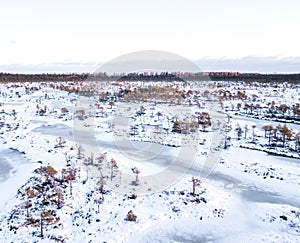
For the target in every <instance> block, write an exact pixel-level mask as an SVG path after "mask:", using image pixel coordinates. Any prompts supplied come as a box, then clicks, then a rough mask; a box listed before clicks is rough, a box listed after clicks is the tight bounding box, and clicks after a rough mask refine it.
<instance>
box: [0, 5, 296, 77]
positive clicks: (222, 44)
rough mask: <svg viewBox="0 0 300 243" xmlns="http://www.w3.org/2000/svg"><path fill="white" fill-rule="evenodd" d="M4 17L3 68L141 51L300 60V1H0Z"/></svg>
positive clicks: (0, 23)
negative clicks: (293, 58)
mask: <svg viewBox="0 0 300 243" xmlns="http://www.w3.org/2000/svg"><path fill="white" fill-rule="evenodd" d="M0 11H1V14H0V30H1V36H0V37H1V38H0V53H1V54H0V65H2V66H3V65H4V66H5V65H15V64H23V65H28V64H47V63H74V62H75V63H94V62H98V63H103V62H107V61H109V60H110V59H112V58H115V57H117V56H119V55H123V54H126V53H129V52H133V51H139V50H162V51H169V52H173V53H176V54H178V55H181V56H184V57H186V58H188V59H191V60H198V59H203V58H211V59H219V58H222V59H224V58H231V59H232V58H243V57H270V56H271V57H300V32H299V25H300V14H299V11H300V1H299V0H244V1H243V0H205V1H201V0H198V1H197V0H185V1H183V0H181V1H176V0H151V1H148V0H147V1H141V0H126V1H125V0H120V1H117V0H109V1H108V0H107V1H100V0H85V1H76V0H72V1H71V0H51V1H50V0H43V1H41V0H26V1H24V0H10V1H8V0H7V1H3V0H2V1H1V2H0ZM0 71H1V70H0Z"/></svg>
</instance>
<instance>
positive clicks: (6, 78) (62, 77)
mask: <svg viewBox="0 0 300 243" xmlns="http://www.w3.org/2000/svg"><path fill="white" fill-rule="evenodd" d="M86 80H91V81H97V80H99V81H101V80H108V81H109V80H124V81H138V80H145V81H164V80H165V81H184V80H196V81H197V80H199V81H208V80H212V81H246V82H247V81H249V82H251V81H257V82H295V83H297V82H300V73H299V74H260V73H237V72H209V73H207V72H205V73H187V72H184V73H183V72H182V73H181V72H178V73H168V72H163V73H155V74H138V73H130V74H115V75H107V74H106V73H96V74H95V73H93V74H90V73H81V74H78V73H71V74H49V73H46V74H12V73H0V82H46V81H52V82H53V81H55V82H60V81H61V82H64V81H74V82H76V81H86Z"/></svg>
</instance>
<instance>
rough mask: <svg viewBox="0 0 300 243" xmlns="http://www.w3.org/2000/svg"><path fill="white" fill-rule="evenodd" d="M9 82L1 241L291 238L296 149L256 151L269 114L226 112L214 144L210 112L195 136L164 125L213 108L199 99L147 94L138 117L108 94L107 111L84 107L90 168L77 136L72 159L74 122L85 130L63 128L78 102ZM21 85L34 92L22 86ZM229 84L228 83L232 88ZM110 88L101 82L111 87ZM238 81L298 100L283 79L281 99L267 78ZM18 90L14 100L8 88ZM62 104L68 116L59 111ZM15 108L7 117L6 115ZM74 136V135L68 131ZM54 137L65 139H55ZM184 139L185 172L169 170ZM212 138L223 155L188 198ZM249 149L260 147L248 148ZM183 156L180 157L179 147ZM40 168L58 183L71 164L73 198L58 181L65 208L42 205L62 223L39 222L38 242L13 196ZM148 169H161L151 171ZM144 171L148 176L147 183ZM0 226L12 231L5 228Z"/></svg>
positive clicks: (294, 235)
mask: <svg viewBox="0 0 300 243" xmlns="http://www.w3.org/2000/svg"><path fill="white" fill-rule="evenodd" d="M17 85H19V86H20V87H17V88H16V87H14V86H13V85H12V84H0V90H1V93H0V103H1V104H3V105H2V106H1V107H0V111H1V110H2V108H3V109H4V110H5V112H4V113H2V114H0V117H1V120H0V122H1V121H3V122H4V125H3V126H1V127H0V129H1V130H0V143H1V150H0V159H1V160H0V162H1V163H0V168H5V172H3V175H2V174H1V173H0V175H1V178H0V179H1V182H0V190H1V193H2V195H1V198H0V231H1V234H0V242H8V241H10V242H24V241H29V242H54V240H53V239H52V240H51V239H50V238H51V237H52V236H56V237H61V239H65V241H66V242H99V241H101V242H264V241H265V242H296V241H298V239H299V237H300V209H299V208H300V200H299V198H300V163H299V157H297V153H295V152H291V151H287V150H279V149H278V150H276V151H277V153H279V152H280V151H281V152H282V153H283V154H282V155H285V156H289V157H292V155H293V156H295V158H289V157H282V156H272V155H269V154H267V153H266V152H268V151H269V150H268V148H267V146H266V143H267V141H266V139H265V138H264V132H263V131H262V130H261V123H262V122H266V123H268V122H269V121H262V120H257V119H253V118H249V117H247V116H246V115H245V114H241V113H240V114H238V115H234V114H233V113H234V112H235V111H234V112H231V111H228V112H229V114H231V115H232V116H233V117H232V118H231V119H230V126H231V127H232V128H233V129H232V130H230V131H229V132H228V133H227V136H231V137H232V139H231V141H230V146H229V147H228V148H227V149H226V150H223V149H222V147H223V146H222V145H223V144H219V143H220V142H219V140H217V139H216V137H214V135H215V134H216V133H214V129H217V124H216V123H217V122H216V121H214V120H213V125H212V126H211V127H208V128H206V131H203V128H202V127H201V126H200V127H198V128H196V132H195V133H193V134H181V133H176V132H172V126H173V123H172V121H171V119H172V118H173V119H175V118H177V119H178V120H182V119H186V121H188V119H192V116H191V115H195V112H208V113H209V112H210V111H211V109H210V108H209V107H208V106H207V104H206V105H205V107H203V106H204V104H203V103H201V106H198V105H192V106H188V105H187V104H181V105H174V106H169V105H167V104H154V103H153V101H151V102H149V103H147V105H144V106H145V110H144V113H145V114H144V115H137V114H136V112H137V111H139V110H140V103H134V104H130V103H122V102H120V101H115V106H114V107H110V105H109V104H108V102H106V103H103V104H102V103H101V106H102V107H103V109H102V111H100V110H101V109H100V108H99V109H98V108H93V109H92V111H93V112H94V114H96V116H95V117H94V120H93V122H92V123H90V122H89V121H88V120H83V122H82V124H83V126H84V125H85V127H86V128H87V130H88V129H92V130H93V132H94V136H95V140H96V142H97V145H98V148H97V150H91V151H92V152H94V154H93V156H94V162H93V163H94V164H95V166H94V167H93V166H91V165H87V164H88V161H89V159H88V158H87V157H91V156H92V154H91V151H90V150H89V149H91V148H89V145H90V141H85V140H84V139H82V140H80V141H85V143H82V147H83V149H84V151H83V152H84V153H85V156H86V161H82V160H80V159H79V158H78V154H77V153H78V151H77V148H76V146H78V141H79V140H78V137H80V136H83V138H84V135H85V136H88V135H87V134H84V132H85V131H87V130H82V131H83V133H78V132H77V133H76V131H75V130H73V129H81V127H75V128H74V124H75V123H74V118H73V111H75V110H76V109H78V106H77V108H76V105H78V103H76V99H77V98H78V97H76V95H74V94H69V93H68V92H67V91H63V90H59V89H53V88H51V87H50V86H49V85H45V84H44V85H43V84H39V83H36V84H30V83H23V84H17ZM66 85H67V84H66ZM125 85H128V84H125ZM130 85H131V86H132V87H131V88H132V89H133V87H134V85H140V84H139V83H136V84H130ZM160 85H163V83H161V84H160ZM168 85H169V84H168ZM176 85H177V86H179V87H180V89H182V90H189V89H193V86H192V85H190V86H188V87H183V86H181V84H176ZM226 85H227V83H226ZM25 86H26V87H40V88H41V89H39V90H37V91H29V92H26V90H25V88H24V87H25ZM237 86H238V85H237ZM240 87H243V86H240ZM228 88H230V90H235V89H236V87H234V85H232V86H230V87H228ZM116 89H117V88H116V87H114V86H113V87H109V90H110V91H111V92H114V91H115V90H116ZM244 89H245V90H246V91H247V92H248V93H247V94H249V95H251V94H257V95H258V94H261V93H259V92H264V95H265V99H266V101H262V103H266V102H267V101H271V100H272V99H273V98H274V97H275V99H276V102H281V101H282V102H283V100H284V101H286V103H288V104H289V105H290V104H292V103H293V99H296V98H297V97H299V94H298V93H297V91H296V89H295V88H293V87H290V86H288V85H286V84H282V88H277V90H278V91H277V92H278V94H279V95H278V94H276V93H274V91H273V90H274V87H272V86H267V87H265V88H264V90H262V89H260V91H259V90H258V89H257V88H254V87H251V86H244ZM10 90H12V91H10ZM16 91H18V92H19V94H20V97H18V96H17V95H16V94H15V92H16ZM45 94H47V95H48V97H47V98H46V97H45ZM268 94H269V95H268ZM281 94H282V95H281ZM292 97H293V98H292ZM74 100H75V101H74ZM257 102H259V101H257ZM231 103H234V104H236V103H237V101H224V104H225V106H228V107H230V105H231ZM37 104H38V105H39V107H40V108H42V107H44V106H45V105H46V106H47V111H46V113H45V114H44V115H42V116H41V115H39V114H37ZM144 104H145V103H144ZM229 104H230V105H229ZM86 105H87V106H88V104H86ZM63 107H66V108H67V109H68V110H69V112H68V113H66V114H63V113H62V111H61V108H63ZM75 108H76V109H75ZM13 110H15V112H16V115H13ZM184 111H185V112H184ZM102 112H103V114H102ZM158 112H160V113H161V115H160V116H158V115H157V114H158ZM120 118H122V119H124V120H120ZM220 119H221V118H220ZM123 122H124V123H123ZM257 122H259V125H258V124H257ZM272 122H274V123H275V122H276V121H272ZM237 124H239V125H240V126H241V127H244V126H245V125H248V126H249V128H250V130H249V132H248V135H247V136H246V139H241V140H238V139H237V135H236V131H234V128H235V127H236V126H237ZM268 124H269V123H268ZM252 125H256V128H255V130H254V133H255V136H256V142H255V143H252V140H253V138H252V128H251V126H252ZM134 126H137V129H136V130H135V131H134V133H133V134H132V132H133V131H132V129H131V128H132V127H134ZM292 128H293V129H294V130H296V129H299V125H298V124H295V123H294V124H292ZM82 131H81V132H82ZM75 133H76V134H77V136H78V134H79V135H80V136H78V137H76V134H75ZM74 134H75V135H74ZM220 136H221V135H220ZM59 137H63V138H64V139H65V143H63V144H61V145H60V144H59V141H60V139H59ZM192 140H193V143H192V142H191V141H192ZM124 141H125V142H124ZM216 141H217V142H216ZM221 141H222V140H221ZM122 142H123V143H122ZM215 143H217V144H215ZM292 143H293V142H292V141H289V142H288V144H292ZM188 145H193V146H194V147H193V151H194V150H195V151H196V153H195V155H194V156H192V157H193V160H192V161H189V163H185V164H183V165H184V166H187V168H180V169H178V168H177V167H175V165H177V164H176V162H177V161H176V159H177V158H178V157H180V156H182V150H183V147H184V146H188ZM211 146H218V147H215V148H218V149H220V156H221V157H222V158H221V159H220V160H219V162H218V163H217V165H216V166H215V167H214V170H213V171H212V173H211V174H210V175H209V176H207V177H204V178H201V180H202V182H203V183H202V184H201V186H199V187H196V195H192V194H191V191H192V182H191V179H192V177H199V175H200V173H199V171H201V169H203V168H204V166H205V165H206V162H207V161H206V160H207V158H208V154H209V152H210V151H211ZM247 147H248V148H250V147H251V148H252V149H255V150H250V149H248V148H247ZM259 148H263V149H264V150H265V151H266V152H262V151H257V149H259ZM221 150H222V151H221ZM103 153H106V159H105V160H104V162H102V164H101V165H98V164H97V163H96V162H95V161H96V158H97V157H99V156H100V155H101V154H103ZM183 154H184V153H183ZM184 155H186V154H184ZM186 157H187V158H188V159H189V158H190V157H189V156H188V155H186ZM112 158H114V159H115V160H116V162H117V165H118V168H116V169H115V170H114V171H113V177H112V178H110V170H111V167H110V160H111V159H112ZM68 160H70V161H68ZM182 161H183V160H182ZM83 162H84V163H83ZM41 165H43V166H47V165H51V166H52V167H53V168H55V169H56V170H57V171H58V173H57V178H58V179H60V178H61V173H62V169H64V168H67V169H70V168H78V175H77V176H76V178H74V180H72V195H71V193H70V185H69V184H68V183H66V185H65V186H66V187H65V188H64V189H63V191H64V203H63V207H62V208H61V209H59V208H57V206H56V205H54V204H53V205H51V206H50V209H51V210H54V211H55V212H56V213H57V215H58V216H59V217H60V221H59V223H58V224H56V226H57V227H54V226H55V225H54V226H53V225H52V226H47V227H46V228H45V237H44V238H43V239H42V238H41V237H40V236H39V227H33V226H30V225H28V226H23V227H20V225H22V224H24V222H26V213H25V211H26V210H25V208H24V203H25V202H24V199H23V198H24V197H23V196H22V192H24V190H25V188H26V187H28V186H30V187H34V183H36V182H35V179H30V178H34V177H36V176H37V175H36V174H34V173H33V171H34V170H35V169H36V168H39V167H40V166H41ZM96 165H97V166H98V167H97V166H96ZM99 166H100V167H101V168H102V170H103V172H107V171H108V172H109V173H108V175H105V181H106V183H105V184H104V190H105V193H104V202H103V203H101V204H100V205H99V212H98V203H97V202H98V201H97V200H99V198H101V196H102V195H101V193H100V191H99V171H98V168H99ZM172 166H173V167H172ZM133 167H138V168H139V170H140V172H141V173H140V175H139V185H137V186H134V185H132V184H130V182H131V181H134V179H135V175H134V174H133V173H132V170H131V169H132V168H133ZM170 168H172V169H174V171H173V170H170ZM175 168H176V169H175ZM168 169H169V171H168ZM3 171H4V170H3ZM166 171H167V172H168V173H166ZM157 174H159V175H163V176H165V177H163V178H160V177H155V176H156V175H157ZM171 176H174V177H171ZM153 178H157V179H158V180H157V181H153V180H152V179H153ZM133 194H136V195H137V197H136V199H130V197H131V196H132V195H133ZM39 200H40V199H37V198H34V199H32V202H35V203H36V205H40V204H39V203H40V202H39ZM14 210H17V212H19V213H18V216H17V217H16V218H14V219H12V218H10V217H11V216H12V215H13V212H15V211H14ZM32 210H33V209H32ZM130 210H132V211H133V213H134V214H135V215H136V216H137V220H136V221H128V220H126V215H127V213H128V212H129V211H130ZM38 212H39V211H38V210H37V209H36V211H34V210H33V211H32V214H34V213H36V214H37V215H38ZM10 226H16V227H18V229H17V230H16V229H11V228H10Z"/></svg>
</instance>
